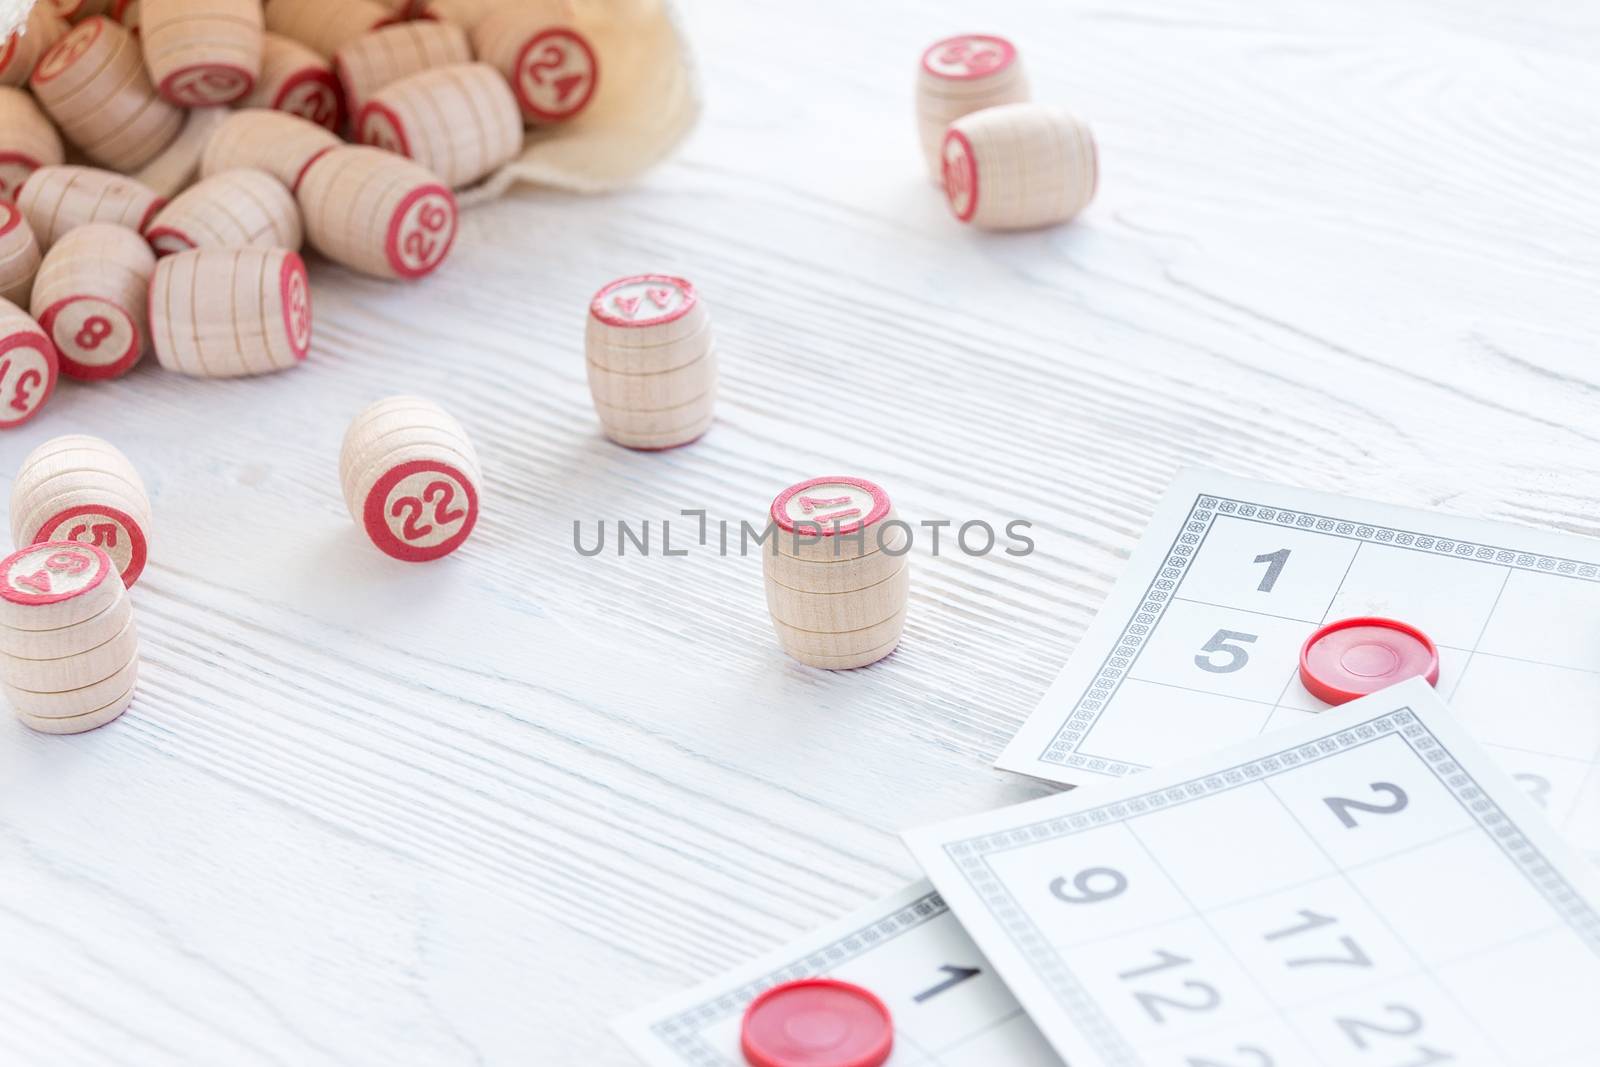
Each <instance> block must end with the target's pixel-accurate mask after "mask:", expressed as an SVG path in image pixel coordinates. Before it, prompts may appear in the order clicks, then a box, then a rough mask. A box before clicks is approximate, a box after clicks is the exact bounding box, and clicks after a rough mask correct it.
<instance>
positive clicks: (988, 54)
mask: <svg viewBox="0 0 1600 1067" xmlns="http://www.w3.org/2000/svg"><path fill="white" fill-rule="evenodd" d="M1000 60H1001V52H1000V50H999V49H997V48H991V47H989V46H988V45H985V44H979V43H977V42H974V41H955V42H953V43H952V44H950V45H949V46H948V47H947V48H945V50H944V51H943V52H940V53H939V61H940V62H941V63H945V64H948V65H950V66H954V65H955V64H957V63H959V64H961V65H962V66H963V67H966V68H967V70H968V71H970V72H971V73H973V74H987V73H989V72H990V71H991V70H994V69H995V68H996V67H998V66H999V65H1000Z"/></svg>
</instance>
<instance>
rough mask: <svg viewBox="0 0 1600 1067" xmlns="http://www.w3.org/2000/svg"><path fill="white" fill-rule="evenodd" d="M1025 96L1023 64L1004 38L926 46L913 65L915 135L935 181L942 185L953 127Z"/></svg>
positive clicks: (968, 37) (976, 37)
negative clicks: (946, 142) (945, 151)
mask: <svg viewBox="0 0 1600 1067" xmlns="http://www.w3.org/2000/svg"><path fill="white" fill-rule="evenodd" d="M1028 95H1029V89H1028V78H1027V75H1026V74H1025V73H1024V72H1023V69H1022V60H1021V59H1020V58H1019V56H1018V55H1017V49H1016V46H1015V45H1013V44H1012V43H1011V42H1010V41H1008V40H1006V39H1005V38H1004V37H995V36H993V35H990V34H980V33H968V34H961V35H960V36H957V37H946V38H945V39H944V40H942V41H937V42H935V43H934V44H932V45H930V46H929V47H928V49H927V50H926V51H924V52H923V53H922V61H921V63H919V64H918V66H917V133H918V135H919V136H920V138H921V140H922V154H923V157H924V158H925V159H926V160H927V164H928V173H929V175H930V176H931V177H932V178H933V180H934V181H936V182H943V181H944V164H943V157H942V155H941V151H942V149H943V147H944V135H945V131H946V130H947V129H949V128H950V124H951V123H952V122H954V121H955V120H956V119H959V118H961V117H962V116H964V115H970V114H972V113H973V112H974V111H982V110H983V109H984V108H986V107H997V106H999V105H1001V104H1014V103H1019V102H1021V101H1023V100H1027V99H1028Z"/></svg>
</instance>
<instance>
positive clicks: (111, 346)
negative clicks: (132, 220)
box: [32, 222, 156, 381]
mask: <svg viewBox="0 0 1600 1067" xmlns="http://www.w3.org/2000/svg"><path fill="white" fill-rule="evenodd" d="M155 266H156V257H155V253H154V252H152V251H150V246H149V245H147V244H146V243H145V241H144V238H143V237H141V236H139V235H138V234H137V233H135V232H133V231H132V230H130V229H127V228H126V227H123V226H117V225H114V224H112V223H109V222H92V223H90V224H89V225H87V226H79V227H78V228H77V229H75V230H72V231H69V232H68V233H67V234H66V235H65V236H64V237H62V238H61V240H59V241H57V242H56V243H55V245H54V247H52V248H51V249H50V251H49V252H48V253H46V254H45V257H44V262H43V263H42V264H41V265H40V267H39V277H38V278H37V279H35V280H34V283H33V302H32V310H33V314H34V317H35V318H37V319H38V320H39V325H40V326H42V327H44V330H45V333H47V334H49V336H50V340H51V341H52V342H54V343H55V346H56V352H57V353H58V354H59V355H60V357H61V373H62V374H65V375H66V376H67V377H68V378H78V379H80V380H84V381H93V380H96V379H101V378H115V377H118V376H120V375H122V374H126V373H127V372H128V371H129V370H130V369H131V368H132V367H133V365H134V364H135V363H137V362H139V357H140V356H142V355H144V346H145V339H146V337H147V336H148V335H147V332H146V327H147V319H146V317H145V296H146V294H147V293H148V291H149V285H150V275H151V273H152V272H153V271H154V270H155Z"/></svg>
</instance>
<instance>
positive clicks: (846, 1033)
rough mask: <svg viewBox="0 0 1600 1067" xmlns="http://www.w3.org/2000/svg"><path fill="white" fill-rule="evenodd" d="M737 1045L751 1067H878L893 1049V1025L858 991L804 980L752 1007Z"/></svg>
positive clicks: (880, 1008) (846, 985)
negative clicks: (742, 1050)
mask: <svg viewBox="0 0 1600 1067" xmlns="http://www.w3.org/2000/svg"><path fill="white" fill-rule="evenodd" d="M739 1044H740V1047H741V1048H743V1049H744V1058H745V1060H746V1061H748V1062H749V1063H750V1064H751V1065H752V1067H878V1065H879V1064H881V1063H883V1062H884V1061H885V1060H887V1059H888V1058H889V1053H890V1051H891V1050H892V1049H893V1048H894V1023H893V1022H892V1021H891V1020H890V1018H889V1009H888V1008H886V1007H884V1004H883V1001H881V1000H879V999H878V998H877V997H875V996H873V995H872V994H871V993H870V992H868V991H867V990H865V989H862V988H861V987H860V986H858V985H851V984H850V983H849V982H840V981H837V980H836V979H833V978H804V979H801V980H800V981H798V982H785V983H783V984H782V985H777V986H773V987H772V988H771V989H769V990H767V991H766V992H765V993H762V994H761V995H760V996H759V997H756V999H754V1000H752V1001H751V1002H750V1006H749V1007H748V1008H746V1009H745V1012H744V1023H743V1024H742V1026H741V1027H740V1032H739Z"/></svg>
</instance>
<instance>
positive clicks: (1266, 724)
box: [998, 471, 1600, 858]
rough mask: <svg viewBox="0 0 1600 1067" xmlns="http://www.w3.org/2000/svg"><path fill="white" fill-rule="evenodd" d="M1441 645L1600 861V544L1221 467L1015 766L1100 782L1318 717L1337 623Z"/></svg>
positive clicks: (1551, 804)
mask: <svg viewBox="0 0 1600 1067" xmlns="http://www.w3.org/2000/svg"><path fill="white" fill-rule="evenodd" d="M1360 616H1382V617H1386V618H1389V619H1394V620H1399V621H1401V622H1403V623H1405V624H1407V625H1409V626H1412V627H1415V628H1417V629H1418V630H1420V631H1422V632H1423V633H1425V634H1426V635H1427V636H1428V637H1429V638H1431V640H1432V642H1433V644H1434V645H1435V646H1436V647H1437V652H1438V662H1439V678H1438V690H1439V693H1440V695H1441V696H1443V697H1444V698H1445V699H1446V701H1447V702H1448V703H1449V705H1450V707H1451V709H1452V710H1453V711H1454V712H1455V714H1456V715H1457V717H1458V718H1459V719H1460V720H1461V722H1462V723H1463V724H1464V725H1465V726H1466V728H1467V731H1468V732H1469V733H1470V734H1472V736H1473V737H1474V738H1476V739H1477V740H1478V741H1479V742H1480V743H1481V744H1482V745H1483V746H1484V747H1485V748H1486V749H1487V750H1488V751H1489V752H1490V754H1491V755H1492V756H1493V757H1494V758H1495V759H1496V760H1498V761H1499V762H1500V764H1501V765H1502V766H1503V767H1504V768H1505V769H1506V770H1507V771H1508V772H1510V774H1511V775H1512V777H1513V778H1514V779H1516V780H1517V781H1518V782H1519V783H1521V785H1522V787H1523V788H1524V789H1525V790H1526V791H1527V792H1528V795H1529V796H1530V797H1531V798H1532V799H1533V800H1534V802H1535V803H1536V804H1538V805H1539V806H1540V807H1541V808H1543V809H1544V810H1545V811H1546V813H1547V814H1548V815H1549V816H1550V817H1551V819H1552V820H1553V821H1555V823H1556V824H1557V825H1558V826H1560V827H1561V828H1562V829H1563V830H1565V831H1566V832H1567V833H1569V834H1570V835H1571V836H1572V838H1573V840H1574V842H1575V843H1576V844H1577V845H1578V846H1579V847H1580V848H1582V849H1583V850H1585V851H1586V852H1588V853H1589V854H1590V855H1592V856H1595V857H1597V858H1600V769H1597V768H1600V543H1597V542H1595V541H1593V540H1590V539H1588V538H1583V537H1575V536H1571V535H1567V534H1558V533H1552V532H1546V531H1540V530H1532V529H1527V528H1524V527H1519V526H1512V525H1509V524H1504V523H1495V522H1487V521H1482V520H1474V519H1465V518H1459V517H1455V516H1450V515H1441V514H1438V513H1435V512H1429V511H1422V510H1416V509H1410V508H1401V507H1394V506H1390V505H1386V504H1377V503H1372V502H1370V501H1363V500H1353V499H1349V498H1346V497H1341V496H1337V495H1333V494H1329V493H1317V492H1311V491H1307V490H1303V489H1293V488H1289V487H1286V486H1280V485H1272V484H1269V483H1264V482H1254V481H1248V480H1245V479H1240V478H1234V477H1229V476H1227V475H1222V474H1217V473H1213V472H1209V471H1189V472H1185V473H1184V474H1183V475H1181V476H1180V477H1179V478H1178V479H1177V481H1176V482H1175V483H1174V484H1173V486H1172V488H1171V490H1169V492H1168V493H1167V495H1166V497H1165V498H1164V499H1163V500H1162V502H1161V505H1160V507H1159V508H1158V509H1157V511H1156V515H1155V517H1154V519H1152V521H1151V524H1150V528H1149V530H1148V531H1147V532H1146V533H1145V536H1144V538H1143V540H1142V541H1141V542H1140V544H1139V547H1138V549H1137V550H1136V551H1135V552H1134V554H1133V558H1132V559H1131V560H1130V561H1129V563H1128V567H1127V570H1126V571H1125V572H1124V573H1123V576H1122V578H1121V580H1120V581H1119V582H1118V584H1117V587H1116V588H1115V589H1114V590H1113V591H1112V594H1111V596H1110V598H1109V599H1108V600H1107V601H1106V603H1105V606H1104V607H1102V608H1101V609H1100V612H1099V615H1098V616H1097V618H1096V620H1095V622H1094V625H1093V626H1092V627H1091V628H1090V630H1089V633H1088V634H1087V635H1086V636H1085V637H1084V639H1083V641H1082V642H1081V643H1080V644H1079V646H1078V648H1077V650H1076V651H1075V652H1074V653H1073V656H1072V659H1071V661H1070V662H1069V663H1068V665H1067V667H1066V669H1065V670H1064V671H1062V673H1061V675H1060V677H1059V678H1057V679H1056V681H1055V683H1054V684H1053V685H1052V686H1051V688H1050V690H1049V692H1047V693H1046V694H1045V697H1044V699H1043V701H1042V702H1041V703H1040V705H1039V707H1038V709H1037V710H1036V711H1035V712H1034V713H1033V715H1032V716H1031V717H1030V718H1029V719H1028V721H1027V723H1025V724H1024V726H1023V728H1022V730H1021V731H1020V732H1019V733H1018V734H1017V736H1016V737H1015V738H1014V739H1013V740H1012V742H1011V744H1010V745H1009V746H1008V747H1007V748H1006V750H1005V752H1004V753H1003V754H1002V755H1001V757H1000V759H999V761H998V765H999V766H1001V767H1004V768H1006V769H1007V770H1013V771H1020V772H1022V773H1024V774H1030V775H1034V776H1036V777H1039V778H1045V779H1048V780H1051V781H1055V782H1061V783H1065V784H1070V785H1084V784H1088V783H1091V782H1103V781H1107V780H1110V779H1114V778H1118V777H1121V776H1123V775H1126V774H1130V773H1132V772H1135V771H1141V770H1144V769H1145V768H1148V767H1157V766H1162V765H1164V764H1168V763H1171V762H1173V761H1174V760H1177V759H1181V758H1184V757H1187V756H1193V755H1197V754H1199V753H1201V752H1205V751H1207V750H1208V749H1211V748H1215V747H1217V746H1220V745H1226V744H1229V743H1231V742H1233V741H1237V740H1241V739H1243V738H1247V737H1253V736H1255V735H1257V734H1260V733H1263V732H1266V731H1268V730H1272V729H1275V728H1277V727H1280V726H1285V725H1289V724H1292V723H1296V722H1301V721H1304V720H1306V719H1310V718H1313V717H1315V715H1316V714H1317V713H1318V712H1320V711H1322V710H1324V709H1326V708H1327V707H1328V705H1327V704H1326V703H1324V702H1323V701H1321V700H1319V699H1318V698H1316V697H1314V696H1313V695H1312V694H1311V693H1310V692H1308V691H1307V690H1306V688H1305V686H1304V685H1303V684H1302V682H1301V680H1300V676H1299V657H1300V650H1301V646H1302V645H1303V644H1304V643H1305V641H1306V639H1307V638H1308V637H1309V636H1310V635H1311V634H1313V633H1314V632H1316V631H1317V630H1318V629H1319V627H1321V626H1323V625H1324V624H1326V623H1329V622H1332V621H1335V620H1340V619H1345V618H1350V617H1360Z"/></svg>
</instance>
